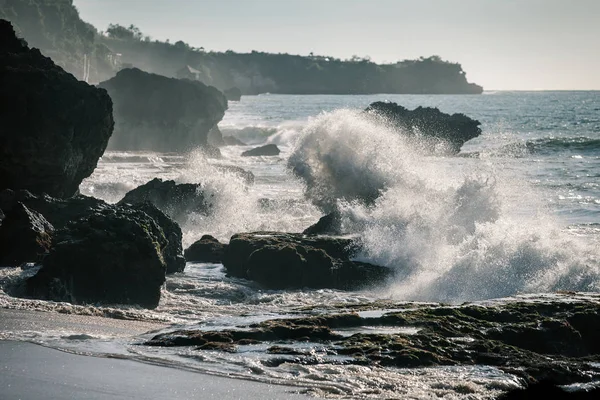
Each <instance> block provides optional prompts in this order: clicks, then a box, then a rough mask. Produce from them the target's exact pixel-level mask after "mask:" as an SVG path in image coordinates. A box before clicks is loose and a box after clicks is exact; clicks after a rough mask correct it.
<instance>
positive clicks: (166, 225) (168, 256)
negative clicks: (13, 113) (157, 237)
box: [0, 189, 185, 273]
mask: <svg viewBox="0 0 600 400" xmlns="http://www.w3.org/2000/svg"><path fill="white" fill-rule="evenodd" d="M18 202H22V203H23V204H24V205H25V206H26V207H27V208H29V209H30V210H35V211H37V212H39V213H40V214H42V215H43V216H44V218H46V219H47V220H48V221H49V222H50V223H51V224H52V225H53V226H54V228H56V229H62V228H65V227H66V226H67V224H69V222H71V221H75V220H78V219H80V218H83V217H87V216H89V215H92V214H94V213H99V212H103V211H107V210H113V211H114V210H118V209H120V208H123V207H124V206H121V205H113V204H108V203H106V202H104V201H103V200H100V199H96V198H94V197H88V196H82V195H78V196H74V197H71V198H69V199H56V198H53V197H51V196H48V195H42V196H35V195H33V194H31V193H30V192H28V191H26V190H19V191H13V190H9V189H7V190H3V191H1V192H0V208H2V209H4V210H7V213H8V212H10V210H12V209H13V208H14V207H15V205H16V204H17V203H18ZM128 207H129V208H133V209H137V210H140V211H143V212H145V213H147V214H148V215H149V216H150V217H152V218H153V219H154V221H155V222H156V223H157V224H158V225H159V226H160V228H161V229H162V230H163V234H164V236H165V237H166V238H167V240H168V241H169V243H168V244H167V246H166V247H165V249H164V251H163V254H162V256H163V257H164V259H165V262H166V264H167V271H168V272H169V273H171V272H179V271H182V270H183V268H184V267H185V261H184V260H183V257H182V251H183V250H182V244H181V240H182V233H181V228H180V227H179V225H177V223H175V222H174V221H172V220H171V219H170V218H169V217H168V216H166V215H165V214H164V213H163V212H162V211H160V210H158V209H157V208H156V207H154V206H153V205H151V204H149V203H144V202H140V203H136V204H135V205H132V206H128Z"/></svg>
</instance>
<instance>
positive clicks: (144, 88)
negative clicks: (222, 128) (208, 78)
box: [99, 68, 227, 152]
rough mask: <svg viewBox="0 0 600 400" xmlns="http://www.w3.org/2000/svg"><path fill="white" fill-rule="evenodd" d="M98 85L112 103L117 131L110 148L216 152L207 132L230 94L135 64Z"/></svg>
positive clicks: (220, 113) (220, 117)
mask: <svg viewBox="0 0 600 400" xmlns="http://www.w3.org/2000/svg"><path fill="white" fill-rule="evenodd" d="M99 86H100V87H101V88H104V89H106V90H107V91H108V93H109V94H110V97H111V98H112V100H113V103H114V115H115V132H114V134H113V137H112V138H111V140H110V142H109V144H108V147H109V149H113V150H153V151H162V152H166V151H174V152H175V151H188V150H192V149H194V148H197V147H204V148H207V149H209V150H210V152H214V151H215V149H214V148H212V147H211V146H209V144H208V134H209V131H210V130H211V129H212V128H213V127H214V126H215V125H216V124H217V123H218V122H219V121H221V119H222V118H223V115H224V114H225V110H226V109H227V99H226V98H225V96H224V95H223V93H221V92H220V91H219V90H217V89H216V88H214V87H212V86H206V85H205V84H203V83H202V82H199V81H191V80H187V79H175V78H167V77H165V76H161V75H156V74H150V73H147V72H144V71H141V70H139V69H137V68H130V69H123V70H121V71H119V73H117V75H116V76H115V77H114V78H112V79H109V80H107V81H104V82H102V83H100V85H99ZM217 151H218V150H217Z"/></svg>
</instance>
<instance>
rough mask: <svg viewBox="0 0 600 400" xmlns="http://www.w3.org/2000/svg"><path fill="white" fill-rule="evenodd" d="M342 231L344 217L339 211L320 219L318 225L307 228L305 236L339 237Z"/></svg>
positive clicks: (304, 232)
mask: <svg viewBox="0 0 600 400" xmlns="http://www.w3.org/2000/svg"><path fill="white" fill-rule="evenodd" d="M341 231H342V216H341V215H340V213H339V211H332V212H330V213H329V214H327V215H325V216H323V217H321V218H319V221H318V222H317V223H316V224H313V225H311V226H309V227H308V228H306V229H305V230H304V231H303V232H302V233H303V234H305V235H339V234H341Z"/></svg>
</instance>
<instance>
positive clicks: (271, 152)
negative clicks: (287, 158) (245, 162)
mask: <svg viewBox="0 0 600 400" xmlns="http://www.w3.org/2000/svg"><path fill="white" fill-rule="evenodd" d="M279 153H280V150H279V148H278V147H277V146H276V145H274V144H266V145H264V146H260V147H255V148H254V149H251V150H247V151H244V152H243V153H242V157H258V156H278V155H279Z"/></svg>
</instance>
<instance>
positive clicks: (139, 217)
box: [26, 207, 168, 308]
mask: <svg viewBox="0 0 600 400" xmlns="http://www.w3.org/2000/svg"><path fill="white" fill-rule="evenodd" d="M167 243H168V242H167V239H166V238H165V235H164V233H163V231H162V229H161V228H160V227H159V226H158V225H157V224H156V222H155V221H154V219H152V218H151V217H150V216H148V214H146V213H145V212H143V211H140V210H135V209H133V208H130V207H119V208H113V209H108V210H103V211H100V212H94V213H93V214H91V215H88V216H86V217H83V218H81V219H79V220H77V221H74V222H72V223H70V224H68V225H67V226H66V227H65V228H64V229H61V230H59V231H58V232H57V233H56V238H55V244H54V246H53V248H52V250H51V252H50V254H49V255H48V256H47V257H46V258H45V259H44V262H43V266H42V268H41V269H40V271H39V272H38V273H37V274H36V275H35V276H33V277H32V278H29V279H28V280H27V284H26V287H27V289H26V291H27V294H28V295H29V296H32V297H35V298H42V299H49V300H54V301H68V302H70V303H74V304H86V303H96V302H100V303H105V304H106V303H109V304H110V303H120V304H138V305H140V306H142V307H147V308H154V307H156V306H157V305H158V302H159V300H160V289H161V286H162V284H163V283H164V281H165V273H166V264H165V261H164V258H163V256H162V252H163V250H164V248H165V247H166V246H167Z"/></svg>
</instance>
